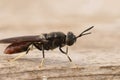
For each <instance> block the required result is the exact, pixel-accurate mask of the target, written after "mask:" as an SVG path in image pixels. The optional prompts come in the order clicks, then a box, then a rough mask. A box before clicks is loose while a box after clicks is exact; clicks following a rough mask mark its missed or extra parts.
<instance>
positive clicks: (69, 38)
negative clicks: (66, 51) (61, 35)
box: [66, 32, 76, 46]
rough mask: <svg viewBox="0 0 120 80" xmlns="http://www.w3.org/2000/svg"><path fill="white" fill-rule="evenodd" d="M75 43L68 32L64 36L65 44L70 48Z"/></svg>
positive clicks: (73, 37)
mask: <svg viewBox="0 0 120 80" xmlns="http://www.w3.org/2000/svg"><path fill="white" fill-rule="evenodd" d="M75 41H76V36H75V35H74V34H73V33H72V32H68V33H67V36H66V44H67V45H68V46H71V45H73V44H74V43H75Z"/></svg>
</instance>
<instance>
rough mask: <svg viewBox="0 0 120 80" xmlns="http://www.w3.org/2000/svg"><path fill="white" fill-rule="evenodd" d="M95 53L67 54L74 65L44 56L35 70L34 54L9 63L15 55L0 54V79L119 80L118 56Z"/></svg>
mask: <svg viewBox="0 0 120 80" xmlns="http://www.w3.org/2000/svg"><path fill="white" fill-rule="evenodd" d="M98 53H99V54H96V53H94V52H92V51H90V53H88V52H84V53H81V54H80V53H75V54H71V55H70V56H71V57H72V59H73V63H74V64H71V63H69V61H68V60H67V58H66V57H65V56H64V55H61V54H54V53H53V55H54V58H53V55H52V56H50V55H51V54H48V58H46V60H45V65H44V66H43V67H42V68H39V67H38V66H39V63H40V60H41V58H39V57H38V55H36V56H35V55H34V54H30V55H27V56H25V57H23V58H21V59H19V60H17V61H15V62H11V63H10V62H8V61H7V59H9V58H13V57H14V56H16V55H13V56H11V55H1V56H0V80H44V79H42V78H43V77H46V78H47V79H48V80H120V57H119V54H116V53H115V52H114V54H113V53H107V52H106V53H105V52H103V53H101V52H98ZM100 53H101V54H100ZM88 54H91V55H88ZM103 55H104V56H103ZM113 55H114V56H113ZM79 57H80V58H79ZM78 58H79V59H78ZM75 64H76V65H75Z"/></svg>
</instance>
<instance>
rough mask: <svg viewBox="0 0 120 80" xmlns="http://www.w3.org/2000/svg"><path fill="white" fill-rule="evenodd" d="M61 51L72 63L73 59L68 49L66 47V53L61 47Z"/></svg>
mask: <svg viewBox="0 0 120 80" xmlns="http://www.w3.org/2000/svg"><path fill="white" fill-rule="evenodd" d="M59 50H60V51H61V52H62V53H63V54H65V55H66V56H67V57H68V59H69V61H70V62H72V59H71V58H70V56H69V55H68V47H66V52H65V51H63V50H62V49H61V47H59Z"/></svg>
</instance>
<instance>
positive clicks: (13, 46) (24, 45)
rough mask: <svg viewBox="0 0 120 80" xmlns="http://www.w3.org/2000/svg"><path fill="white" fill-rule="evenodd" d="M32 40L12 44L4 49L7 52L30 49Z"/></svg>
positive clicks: (12, 52)
mask: <svg viewBox="0 0 120 80" xmlns="http://www.w3.org/2000/svg"><path fill="white" fill-rule="evenodd" d="M30 44H31V43H30V42H20V43H12V44H10V45H9V46H8V47H7V48H6V49H5V51H4V53H5V54H14V53H19V52H24V51H26V50H27V49H28V47H29V45H30Z"/></svg>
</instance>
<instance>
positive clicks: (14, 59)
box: [8, 44, 33, 62]
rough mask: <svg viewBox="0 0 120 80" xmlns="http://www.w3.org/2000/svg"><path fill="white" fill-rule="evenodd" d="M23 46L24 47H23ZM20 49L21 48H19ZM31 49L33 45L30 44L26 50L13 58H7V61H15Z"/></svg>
mask: <svg viewBox="0 0 120 80" xmlns="http://www.w3.org/2000/svg"><path fill="white" fill-rule="evenodd" d="M23 48H24V47H23ZM21 49H22V48H21ZM32 49H33V45H32V44H31V45H30V46H29V47H28V48H27V50H26V53H21V54H20V55H18V56H16V57H15V58H13V59H9V60H8V61H9V62H13V61H16V60H17V59H20V58H21V57H23V56H25V55H26V54H27V53H28V52H29V51H30V50H32Z"/></svg>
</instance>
